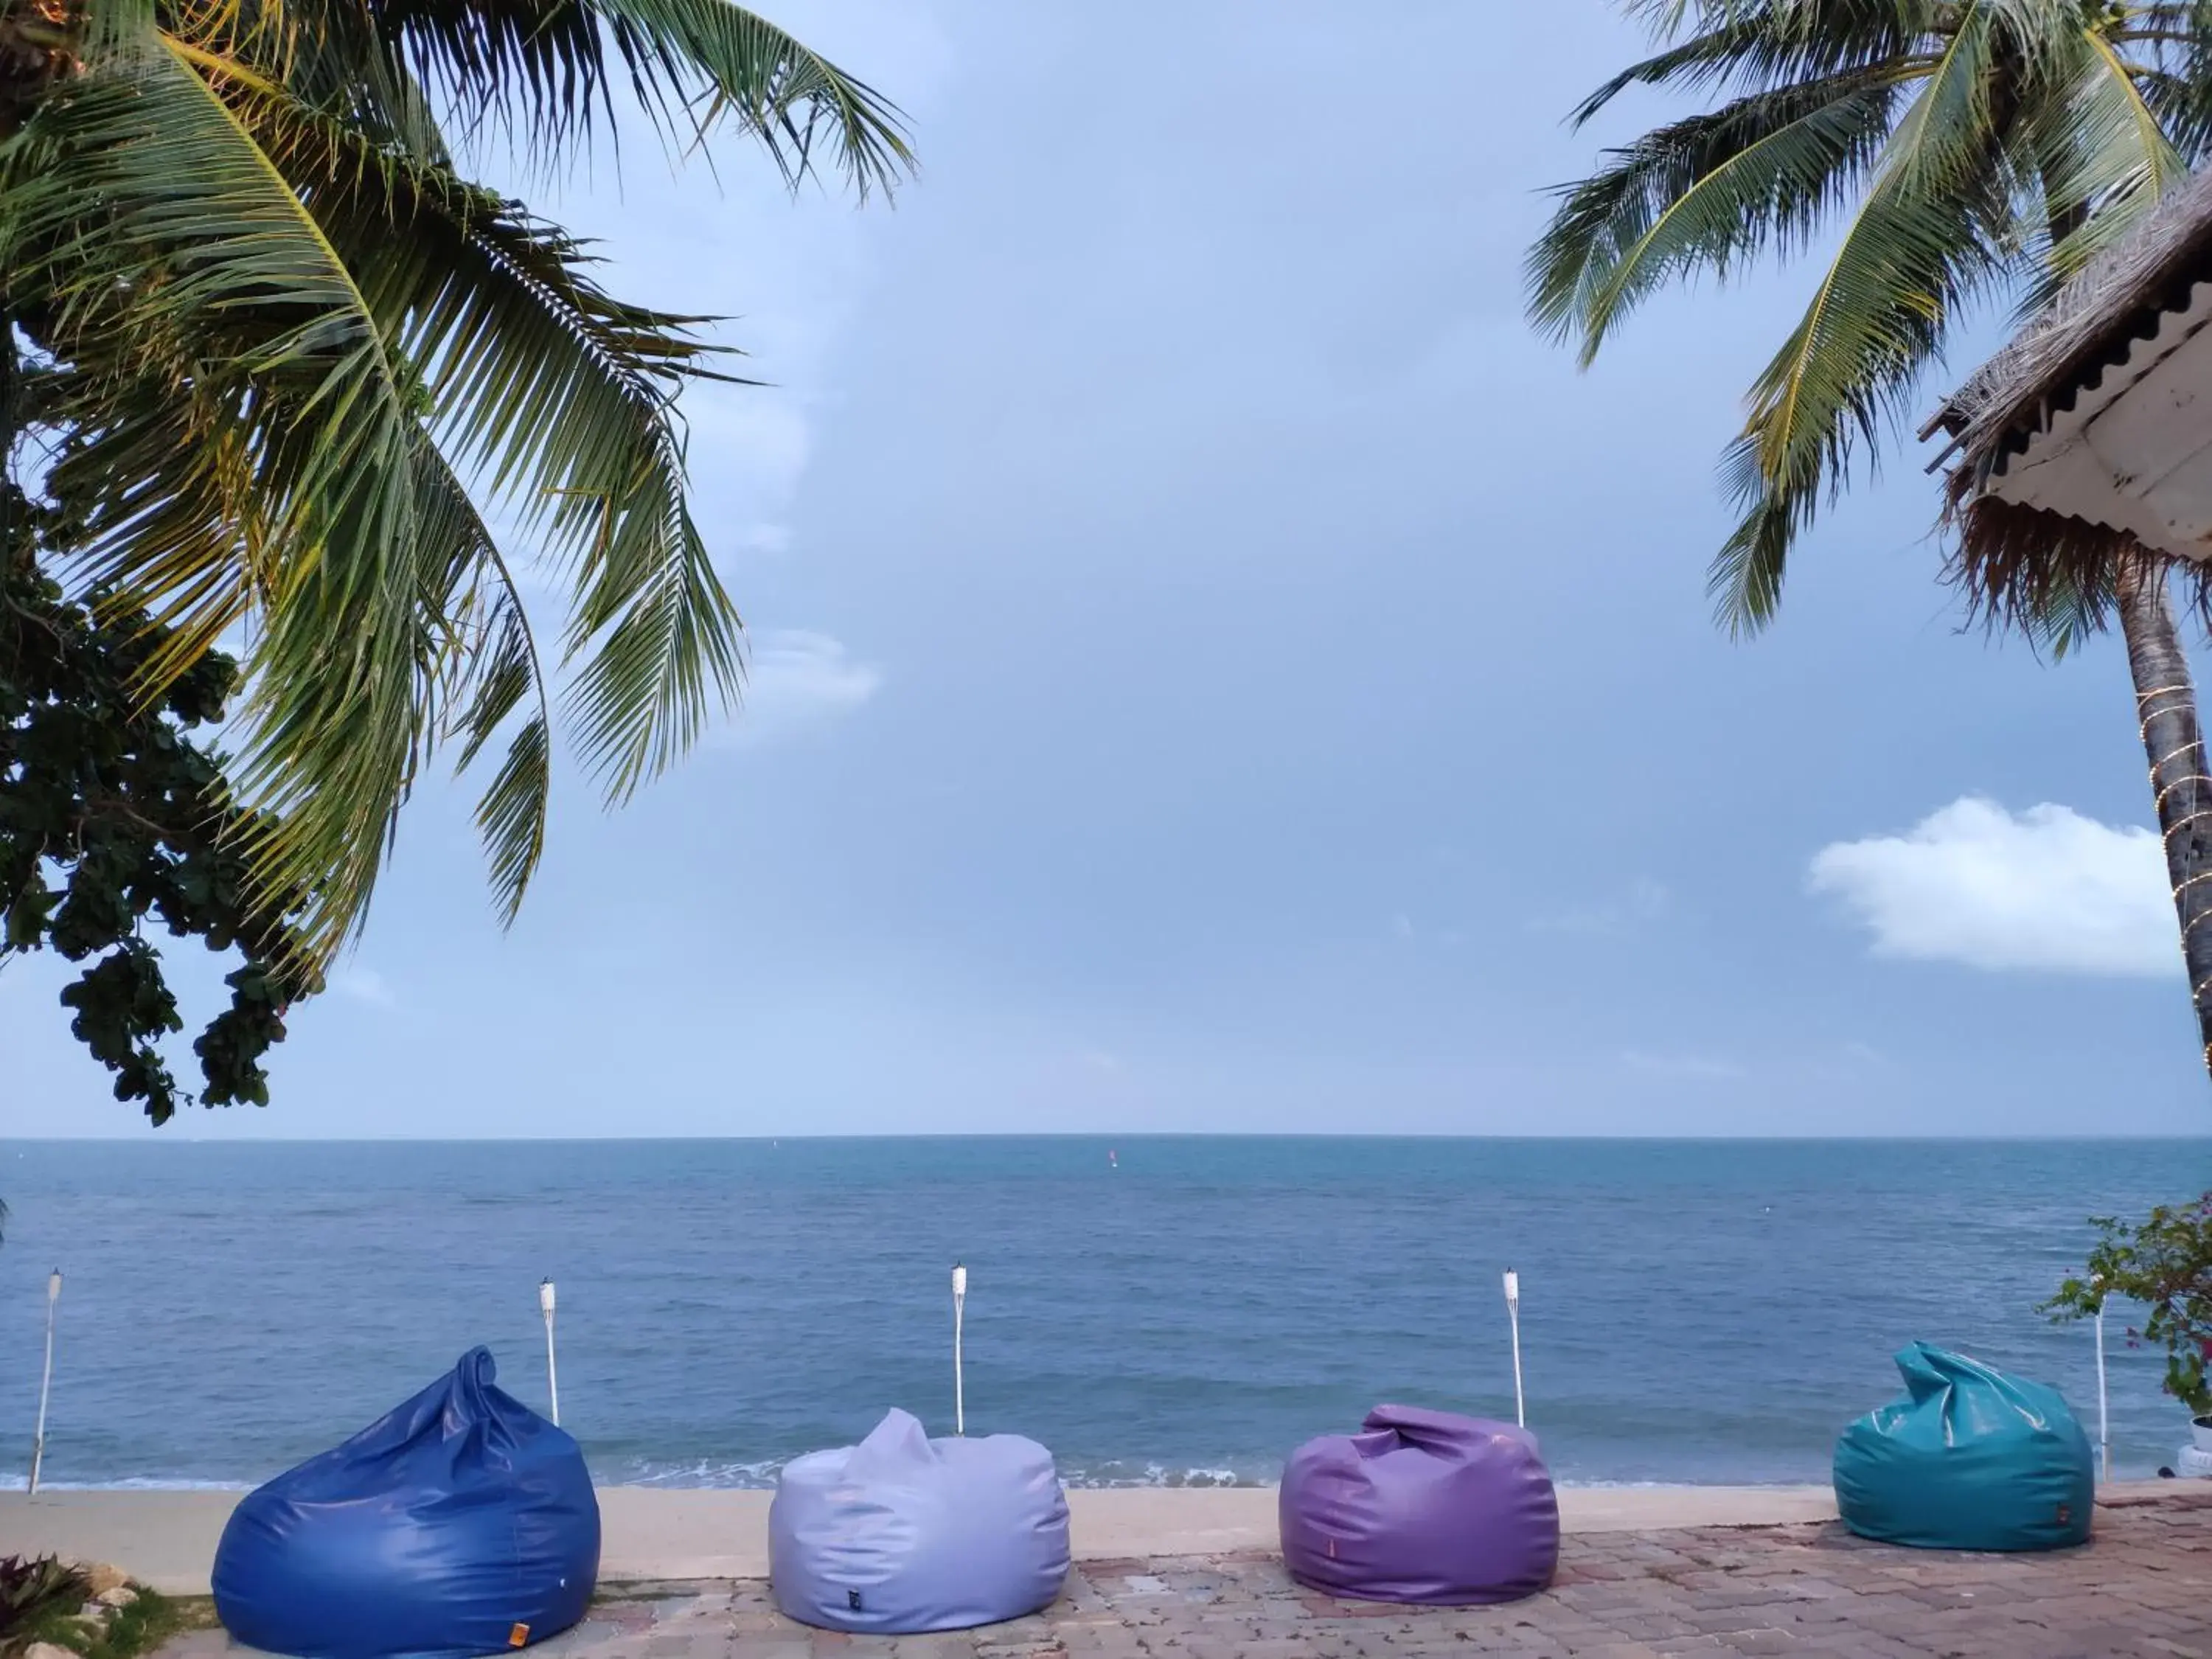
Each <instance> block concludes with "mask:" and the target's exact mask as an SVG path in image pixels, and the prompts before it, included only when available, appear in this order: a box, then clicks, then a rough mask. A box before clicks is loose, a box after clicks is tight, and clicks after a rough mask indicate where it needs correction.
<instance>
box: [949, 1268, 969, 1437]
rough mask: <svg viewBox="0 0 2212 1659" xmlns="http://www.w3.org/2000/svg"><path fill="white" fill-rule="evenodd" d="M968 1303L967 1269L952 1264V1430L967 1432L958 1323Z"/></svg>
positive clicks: (957, 1432)
mask: <svg viewBox="0 0 2212 1659" xmlns="http://www.w3.org/2000/svg"><path fill="white" fill-rule="evenodd" d="M967 1305H968V1270H967V1268H965V1267H962V1266H961V1265H960V1264H959V1263H958V1262H957V1261H956V1262H954V1263H953V1264H952V1432H953V1433H955V1434H958V1435H964V1434H966V1433H967V1432H968V1395H967V1386H966V1382H965V1379H963V1377H962V1376H961V1374H960V1323H961V1318H962V1316H963V1314H964V1313H965V1312H966V1310H967Z"/></svg>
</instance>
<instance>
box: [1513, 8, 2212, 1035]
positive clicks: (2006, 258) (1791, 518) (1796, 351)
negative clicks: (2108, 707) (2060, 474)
mask: <svg viewBox="0 0 2212 1659" xmlns="http://www.w3.org/2000/svg"><path fill="white" fill-rule="evenodd" d="M1626 9H1627V10H1628V11H1629V12H1631V13H1632V14H1633V15H1638V16H1639V17H1641V18H1643V19H1644V20H1645V21H1647V22H1648V23H1649V24H1650V26H1651V27H1652V29H1653V31H1654V33H1655V35H1656V40H1655V45H1656V46H1657V48H1658V50H1657V51H1656V52H1655V53H1654V55H1653V56H1651V57H1650V58H1645V59H1644V61H1642V62H1640V63H1638V64H1633V65H1632V66H1631V67H1630V68H1628V69H1626V70H1623V71H1622V72H1621V73H1620V74H1619V75H1617V76H1614V77H1613V79H1611V80H1610V81H1607V82H1606V83H1605V84H1604V85H1603V86H1601V87H1600V88H1597V90H1596V91H1595V92H1594V93H1592V94H1590V95H1589V98H1587V99H1586V100H1583V104H1582V105H1581V106H1579V107H1578V108H1577V110H1576V111H1575V112H1574V114H1573V120H1574V122H1575V123H1576V124H1577V125H1580V124H1582V123H1584V122H1587V121H1589V119H1590V118H1592V117H1594V116H1595V115H1596V114H1598V113H1599V112H1601V110H1604V109H1605V108H1607V106H1609V105H1610V104H1611V103H1612V102H1613V100H1614V99H1615V98H1617V97H1618V96H1619V95H1620V94H1622V93H1623V92H1625V91H1626V90H1628V89H1629V88H1632V87H1658V88H1675V89H1684V90H1689V91H1692V92H1700V93H1711V94H1716V101H1715V106H1714V107H1712V108H1710V109H1707V110H1705V111H1703V112H1699V113H1697V114H1693V115H1690V116H1687V117H1686V118H1682V119H1680V120H1676V121H1672V122H1669V123H1668V124H1667V125H1662V126H1660V127H1656V128H1655V129H1653V130H1652V131H1650V132H1648V133H1646V134H1644V136H1643V137H1640V138H1638V139H1637V140H1635V141H1634V142H1633V143H1630V144H1628V145H1626V147H1625V148H1622V149H1617V150H1613V151H1611V152H1608V153H1607V155H1606V156H1605V157H1604V158H1603V165H1602V166H1601V168H1600V170H1599V171H1598V172H1597V173H1594V174H1593V175H1592V176H1591V177H1589V178H1588V179H1583V180H1581V181H1579V182H1577V183H1575V184H1571V185H1565V186H1563V187H1561V189H1560V190H1559V193H1558V194H1559V204H1558V207H1557V210H1556V211H1555V213H1554V215H1553V219H1552V221H1551V223H1550V225H1549V226H1548V228H1547V229H1546V231H1545V233H1544V234H1543V237H1542V239H1541V240H1540V241H1539V242H1538V243H1537V244H1536V246H1534V248H1533V249H1532V250H1531V252H1530V253H1529V257H1528V287H1529V295H1530V299H1529V310H1530V314H1531V316H1532V318H1533V319H1534V321H1535V322H1536V323H1537V325H1539V326H1540V327H1541V328H1542V329H1544V330H1545V331H1547V332H1548V333H1550V334H1552V335H1553V336H1555V337H1559V338H1560V339H1562V340H1566V341H1571V342H1573V343H1575V344H1577V346H1578V347H1579V349H1580V352H1581V356H1582V361H1583V362H1584V363H1585V364H1587V363H1588V362H1589V361H1590V360H1591V359H1592V358H1593V357H1594V356H1595V355H1596V353H1597V352H1598V350H1599V349H1600V348H1601V346H1602V345H1603V344H1604V343H1605V342H1606V341H1607V339H1608V338H1610V337H1612V335H1613V331H1615V330H1616V329H1617V328H1618V327H1620V325H1621V324H1622V323H1623V322H1624V321H1625V320H1626V319H1627V317H1628V316H1629V315H1630V313H1632V312H1633V311H1634V310H1635V308H1636V307H1637V306H1638V304H1639V303H1640V302H1641V301H1643V300H1644V299H1645V298H1646V297H1648V296H1649V295H1651V294H1652V293H1654V292H1655V291H1656V290H1657V289H1660V288H1662V287H1663V286H1666V285H1668V284H1670V283H1677V282H1685V281H1690V280H1693V279H1695V278H1696V277H1698V276H1701V275H1711V276H1714V277H1716V278H1717V279H1719V280H1722V281H1726V280H1727V279H1729V278H1731V277H1734V276H1737V275H1739V274H1740V273H1741V271H1742V270H1744V269H1745V268H1746V267H1747V266H1749V265H1751V264H1754V263H1756V262H1759V261H1760V260H1762V259H1765V258H1770V257H1771V258H1783V259H1786V258H1790V257H1791V256H1793V255H1798V254H1802V253H1805V252H1809V251H1811V250H1813V249H1814V248H1819V249H1820V250H1821V251H1823V252H1825V254H1826V258H1825V262H1824V263H1823V264H1821V266H1820V269H1819V270H1818V271H1817V273H1816V275H1815V277H1814V285H1813V289H1812V295H1811V298H1810V300H1809V301H1808V305H1807V307H1806V310H1805V313H1804V315H1803V317H1802V319H1801V320H1800V321H1799V322H1798V324H1797V325H1796V327H1795V328H1794V329H1792V330H1791V331H1790V333H1789V335H1788V336H1787V337H1785V338H1784V340H1783V342H1782V343H1781V347H1780V349H1778V351H1777V352H1776V353H1775V356H1774V357H1773V360H1772V361H1771V362H1770V363H1769V364H1768V365H1767V367H1766V368H1765V370H1764V371H1763V372H1762V373H1761V374H1759V377H1758V379H1757V380H1755V381H1754V382H1753V386H1752V387H1751V389H1750V392H1749V395H1748V397H1747V417H1746V420H1745V422H1744V426H1743V429H1742V431H1741V434H1740V435H1738V436H1737V438H1736V439H1735V442H1734V443H1733V444H1732V445H1730V447H1729V448H1728V450H1727V451H1726V453H1725V456H1724V459H1723V480H1724V483H1725V484H1726V486H1727V488H1728V490H1729V494H1730V495H1731V496H1732V497H1733V498H1734V500H1735V504H1736V506H1737V507H1738V508H1739V509H1740V511H1741V520H1740V521H1739V523H1738V524H1737V526H1736V528H1735V532H1733V533H1732V534H1731V535H1730V536H1729V538H1728V539H1727V540H1726V541H1725V542H1723V544H1722V546H1721V548H1720V550H1719V552H1718V553H1717V556H1715V558H1714V561H1713V564H1712V568H1711V577H1710V584H1709V585H1710V588H1711V592H1712V594H1713V597H1714V599H1715V601H1716V604H1717V611H1718V613H1719V617H1720V619H1721V621H1722V622H1723V624H1724V625H1725V626H1726V627H1728V628H1729V629H1730V630H1731V632H1734V633H1737V634H1742V633H1747V632H1751V631H1755V630H1756V629H1759V627H1761V626H1762V625H1763V624H1765V623H1766V622H1767V621H1768V620H1769V619H1770V618H1771V617H1772V615H1773V614H1774V611H1775V607H1776V605H1777V604H1778V602H1779V600H1780V598H1781V592H1782V583H1783V576H1784V568H1785V566H1786V563H1787V561H1788V557H1789V554H1790V549H1791V547H1792V545H1793V544H1795V542H1796V538H1797V537H1798V536H1799V534H1800V533H1801V532H1803V531H1804V530H1805V529H1806V528H1807V527H1808V526H1810V525H1811V524H1812V523H1813V522H1814V520H1815V518H1816V517H1817V516H1818V514H1819V513H1820V509H1821V507H1823V506H1825V505H1826V504H1828V503H1829V502H1831V501H1832V500H1833V499H1834V498H1835V496H1836V495H1838V493H1839V492H1840V491H1841V490H1842V489H1844V488H1845V487H1846V485H1847V484H1848V483H1850V480H1851V479H1852V478H1854V477H1863V476H1866V475H1868V474H1870V473H1871V472H1872V471H1873V470H1874V468H1875V464H1876V462H1877V460H1878V459H1879V457H1880V454H1881V451H1882V449H1883V448H1884V447H1885V445H1886V444H1887V443H1888V442H1889V441H1891V440H1892V439H1893V437H1894V436H1895V435H1897V431H1898V428H1899V425H1900V423H1901V422H1902V421H1903V420H1904V418H1905V416H1906V414H1907V412H1908V411H1909V410H1911V408H1912V407H1913V405H1914V402H1915V400H1916V398H1917V397H1919V395H1920V394H1921V392H1922V391H1923V385H1924V382H1925V379H1926V376H1927V374H1928V371H1929V369H1930V368H1931V367H1932V366H1934V365H1935V364H1936V362H1938V361H1939V358H1940V356H1941V354H1942V350H1943V349H1944V347H1945V345H1946V343H1948V341H1949V340H1950V338H1951V337H1952V336H1953V332H1954V329H1955V328H1956V327H1957V326H1958V325H1960V321H1961V319H1963V318H1964V317H1966V316H1967V315H1968V314H1969V313H1971V312H1972V310H1973V308H1974V307H1976V306H1977V304H1978V303H1982V302H1987V301H2004V300H2008V299H2009V300H2014V301H2024V302H2025V303H2027V305H2030V306H2033V305H2035V304H2038V303H2039V302H2041V301H2044V300H2045V299H2047V298H2048V297H2049V296H2050V295H2052V294H2053V293H2054V292H2056V290H2057V289H2058V288H2059V287H2061V286H2063V284H2064V283H2066V282H2067V281H2068V280H2069V278H2070V277H2072V276H2074V275H2075V274H2076V273H2077V272H2079V271H2080V270H2081V269H2082V268H2083V266H2084V265H2085V264H2087V263H2088V262H2089V261H2090V260H2091V259H2093V258H2094V257H2095V256H2096V255H2097V254H2098V253H2099V252H2100V251H2102V250H2103V249H2105V248H2106V247H2107V246H2111V245H2112V243H2113V242H2114V241H2115V240H2118V238H2119V237H2120V236H2122V235H2124V234H2125V233H2126V232H2127V231H2128V230H2129V228H2131V227H2132V226H2133V225H2134V224H2135V223H2136V222H2138V221H2139V220H2140V219H2141V218H2142V216H2144V215H2145V214H2147V213H2148V211H2149V210H2152V209H2153V208H2154V207H2155V206H2156V204H2157V203H2158V201H2159V198H2160V196H2161V195H2162V194H2163V193H2164V192H2165V191H2166V190H2167V188H2168V187H2169V186H2170V185H2172V184H2174V183H2175V182H2176V181H2178V180H2179V179H2182V178H2184V177H2185V176H2186V175H2187V173H2188V171H2189V170H2190V168H2191V167H2193V166H2195V165H2196V164H2197V163H2198V162H2199V161H2202V160H2203V158H2204V157H2205V155H2207V153H2208V151H2212V4H2208V3H2204V0H2176V3H2168V4H2132V3H2122V0H1629V3H1628V4H1627V6H1626ZM1953 574H1954V575H1956V576H1957V577H1958V578H1959V579H1960V580H1962V581H1963V582H1964V583H1965V585H1966V587H1967V589H1968V591H1969V593H1970V596H1971V597H1972V600H1973V602H1974V603H1975V604H1976V605H1978V606H1982V607H1984V608H1985V610H1986V611H1987V613H1988V614H1989V615H1990V616H1991V617H1994V618H1996V619H1999V620H2003V621H2008V622H2017V623H2021V624H2022V625H2024V626H2025V627H2026V628H2027V629H2028V630H2029V631H2030V633H2031V634H2032V635H2037V636H2039V638H2040V639H2041V640H2043V641H2045V642H2047V643H2049V644H2051V645H2053V646H2055V647H2057V648H2059V649H2061V650H2063V649H2064V648H2065V647H2067V646H2068V645H2069V644H2070V643H2071V642H2072V641H2074V640H2075V639H2076V638H2078V637H2079V635H2081V633H2082V631H2083V630H2085V629H2089V628H2093V627H2095V626H2098V625H2100V624H2101V623H2103V622H2104V621H2105V620H2106V618H2107V617H2110V616H2112V615H2114V614H2117V616H2118V619H2119V622H2120V623H2121V625H2122V627H2123V629H2124V632H2125V634H2126V637H2127V641H2128V648H2129V658H2130V665H2131V667H2132V668H2133V669H2134V671H2135V674H2136V681H2137V690H2138V692H2147V691H2152V690H2157V691H2159V692H2160V693H2162V694H2166V695H2163V696H2161V698H2160V702H2159V704H2158V707H2157V708H2156V709H2155V710H2154V711H2153V712H2154V713H2156V714H2157V715H2158V716H2159V720H2158V721H2157V722H2147V729H2146V732H2145V741H2146V744H2147V746H2148V752H2149V757H2150V759H2151V761H2152V763H2153V768H2154V774H2153V787H2154V790H2155V791H2156V794H2157V805H2158V811H2159V815H2160V828H2161V829H2163V830H2164V831H2165V832H2166V845H2167V849H2168V854H2169V860H2170V861H2174V862H2175V863H2176V867H2178V868H2179V867H2182V866H2186V865H2187V864H2188V863H2189V861H2190V860H2191V858H2192V857H2193V856H2194V842H2192V841H2191V839H2190V836H2191V826H2190V825H2189V824H2187V823H2185V822H2183V818H2184V816H2185V815H2184V811H2183V806H2182V801H2183V799H2185V797H2186V793H2187V792H2185V791H2177V790H2176V789H2175V787H2174V785H2175V784H2176V783H2177V782H2179V781H2184V780H2185V779H2187V778H2190V777H2194V776H2196V775H2198V774H2199V773H2200V772H2201V771H2202V769H2203V753H2202V750H2201V747H2199V746H2198V745H2197V741H2196V738H2197V722H2196V710H2195V702H2194V695H2193V693H2189V694H2188V695H2186V696H2182V697H2179V698H2177V697H2176V696H2172V695H2171V694H2172V691H2173V689H2174V688H2175V687H2176V686H2177V685H2178V686H2180V687H2183V688H2186V686H2187V673H2186V668H2185V662H2184V658H2183V655H2182V652H2181V647H2180V642H2179V638H2178V636H2177V635H2176V632H2175V627H2174V620H2173V613H2172V608H2171V605H2170V604H2169V601H2168V597H2167V589H2166V580H2165V578H2164V575H2163V574H2162V573H2159V574H2148V573H2134V574H2130V576H2129V577H2128V579H2127V580H2114V581H2112V582H2111V583H2109V584H2106V585H2104V586H2100V587H2098V588H2096V589H2095V590H2094V591H2089V590H2084V589H2082V588H2081V587H2079V586H2068V585H2067V584H2066V583H2064V582H2063V581H2047V580H2036V579H2035V578H2034V574H2033V570H2032V569H2031V570H2030V571H2029V572H2028V573H2027V575H2025V576H2021V574H2020V573H2018V572H2014V573H2011V574H2008V575H2007V576H2005V577H2004V578H2003V580H2002V581H2000V580H1996V575H1995V573H1992V572H1991V571H1990V570H1987V569H1984V568H1960V569H1958V570H1956V571H1954V573H1953ZM2146 677H2148V679H2146ZM2182 720H2185V728H2186V729H2185V736H2186V738H2187V741H2186V742H2185V743H2181V744H2177V743H2176V741H2175V734H2176V733H2177V732H2182V731H2183V726H2182V725H2180V724H2179V723H2178V722H2180V721H2182ZM2169 726H2170V727H2172V729H2171V730H2168V729H2166V728H2167V727H2169ZM2176 884H2177V887H2181V886H2182V882H2181V878H2179V877H2177V878H2176ZM2175 903H2176V907H2177V910H2178V912H2179V921H2180V922H2181V924H2182V938H2183V947H2184V953H2185V957H2186V959H2187V964H2188V969H2189V977H2190V983H2191V986H2192V987H2195V996H2196V1001H2197V1019H2198V1024H2199V1025H2200V1027H2201V1028H2202V1030H2203V1037H2204V1040H2205V1042H2206V1043H2207V1045H2208V1048H2207V1055H2206V1058H2207V1063H2208V1065H2212V928H2203V927H2198V926H2197V925H2196V924H2197V921H2198V920H2199V917H2200V914H2201V915H2202V916H2203V919H2206V920H2212V884H2206V883H2202V882H2200V883H2197V884H2194V885H2193V886H2190V887H2185V888H2183V889H2182V890H2181V891H2179V892H2177V895H2176V898H2175Z"/></svg>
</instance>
